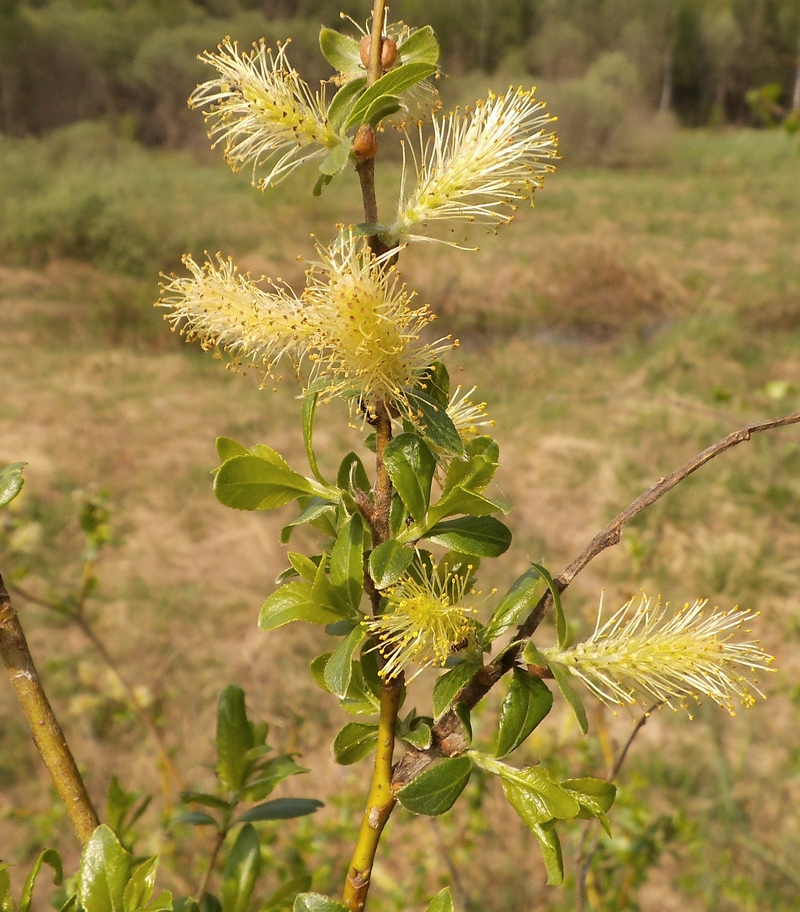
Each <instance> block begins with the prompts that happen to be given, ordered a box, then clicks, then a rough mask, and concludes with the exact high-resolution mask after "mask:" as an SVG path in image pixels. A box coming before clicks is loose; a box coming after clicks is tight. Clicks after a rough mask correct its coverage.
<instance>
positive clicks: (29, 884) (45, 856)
mask: <svg viewBox="0 0 800 912" xmlns="http://www.w3.org/2000/svg"><path fill="white" fill-rule="evenodd" d="M42 865H49V866H50V867H51V868H52V869H53V883H54V884H56V886H58V885H59V884H60V883H61V881H62V880H63V879H64V869H63V867H62V865H61V856H60V855H59V854H58V852H56V850H55V849H45V850H44V851H43V852H42V853H41V854H40V855H39V857H38V858H37V859H36V861H34V863H33V867H32V868H31V870H30V872H29V874H28V876H27V877H26V878H25V884H24V885H23V887H22V894H21V895H20V898H19V906H18V907H17V912H30V908H31V900H32V899H33V887H34V885H35V883H36V878H37V877H38V876H39V872H40V871H41V870H42ZM2 908H3V898H2V888H0V910H2Z"/></svg>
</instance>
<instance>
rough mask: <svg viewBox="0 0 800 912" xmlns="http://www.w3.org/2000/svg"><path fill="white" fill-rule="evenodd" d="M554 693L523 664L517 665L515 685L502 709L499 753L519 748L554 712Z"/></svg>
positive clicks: (501, 755) (502, 754) (507, 695)
mask: <svg viewBox="0 0 800 912" xmlns="http://www.w3.org/2000/svg"><path fill="white" fill-rule="evenodd" d="M552 705H553V695H552V693H550V690H549V688H548V687H547V685H546V684H545V683H544V681H542V680H541V678H537V677H534V675H532V674H531V673H530V672H528V671H525V670H524V669H522V668H515V669H514V673H513V677H512V678H511V686H510V687H509V688H508V693H507V694H506V698H505V700H504V701H503V707H502V709H501V710H500V730H499V732H498V735H497V750H496V751H495V756H497V757H504V756H505V755H506V754H510V753H511V752H512V751H514V750H516V749H517V748H518V747H519V746H520V744H522V742H523V741H524V740H525V739H526V738H527V737H528V735H530V733H531V732H532V731H533V730H534V729H535V728H536V726H537V725H539V723H540V722H541V721H542V719H544V717H545V716H546V715H547V714H548V713H549V712H550V709H551V707H552Z"/></svg>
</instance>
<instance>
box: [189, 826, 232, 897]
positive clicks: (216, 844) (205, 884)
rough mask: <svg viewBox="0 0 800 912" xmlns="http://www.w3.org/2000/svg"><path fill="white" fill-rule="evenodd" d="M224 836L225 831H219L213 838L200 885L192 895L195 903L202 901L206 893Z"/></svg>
mask: <svg viewBox="0 0 800 912" xmlns="http://www.w3.org/2000/svg"><path fill="white" fill-rule="evenodd" d="M226 834H227V830H221V831H220V832H218V833H217V835H216V836H215V837H214V845H213V847H212V849H211V854H210V855H209V856H208V864H207V865H206V869H205V871H203V876H202V877H201V878H200V883H199V884H198V885H197V890H196V891H195V894H194V898H195V901H196V902H198V903H199V902H200V901H201V900H202V898H203V894H204V893H205V892H206V887H208V880H209V878H210V877H211V872H212V871H213V870H214V865H215V864H216V863H217V855H219V850H220V849H221V848H222V843H223V842H225V836H226Z"/></svg>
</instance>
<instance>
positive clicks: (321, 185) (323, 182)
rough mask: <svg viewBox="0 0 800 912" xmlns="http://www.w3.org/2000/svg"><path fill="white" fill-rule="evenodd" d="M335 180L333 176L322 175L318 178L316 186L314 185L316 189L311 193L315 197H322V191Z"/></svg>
mask: <svg viewBox="0 0 800 912" xmlns="http://www.w3.org/2000/svg"><path fill="white" fill-rule="evenodd" d="M332 180H333V175H332V174H320V176H319V177H318V178H317V182H316V184H314V189H313V190H312V191H311V193H312V194H313V195H314V196H322V191H323V190H324V189H325V188H326V187H327V186H328V184H329V183H330V182H331V181H332Z"/></svg>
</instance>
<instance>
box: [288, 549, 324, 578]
mask: <svg viewBox="0 0 800 912" xmlns="http://www.w3.org/2000/svg"><path fill="white" fill-rule="evenodd" d="M286 556H287V557H288V558H289V563H290V564H291V565H292V569H293V570H294V571H295V573H297V575H298V576H302V578H303V579H304V580H305V581H306V582H307V583H313V582H314V580H315V579H316V578H317V568H318V567H319V564H315V563H314V561H313V560H311V558H310V557H306V555H305V554H299V553H298V552H297V551H288V552H287V554H286Z"/></svg>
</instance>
